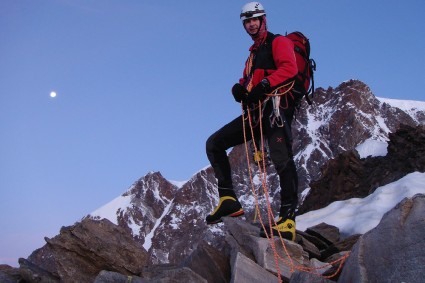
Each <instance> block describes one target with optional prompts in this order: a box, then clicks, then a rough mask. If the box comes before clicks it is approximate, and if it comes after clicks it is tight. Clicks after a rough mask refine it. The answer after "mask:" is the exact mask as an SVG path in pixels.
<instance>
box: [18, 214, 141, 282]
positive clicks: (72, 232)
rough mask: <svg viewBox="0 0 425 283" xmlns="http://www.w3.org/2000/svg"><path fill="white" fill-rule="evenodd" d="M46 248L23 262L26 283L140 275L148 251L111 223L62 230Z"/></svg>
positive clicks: (88, 223)
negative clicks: (103, 272)
mask: <svg viewBox="0 0 425 283" xmlns="http://www.w3.org/2000/svg"><path fill="white" fill-rule="evenodd" d="M45 240H46V245H44V246H43V247H42V248H40V249H38V250H35V251H34V252H33V253H32V254H31V255H30V256H29V257H28V258H27V259H23V258H21V259H20V260H19V264H20V273H21V275H22V277H23V279H24V280H25V281H26V282H59V281H61V282H93V280H94V279H95V278H96V276H97V275H98V274H99V272H100V271H101V270H109V271H115V272H118V273H121V274H124V275H133V274H139V273H140V272H141V271H142V269H143V267H144V266H145V265H146V263H147V261H148V254H147V252H146V250H145V249H144V248H143V247H142V246H141V245H140V244H139V243H137V242H136V241H135V240H134V239H133V237H131V235H130V234H129V233H128V232H127V231H125V229H123V228H122V227H119V226H117V225H114V224H113V223H111V222H110V221H109V220H107V219H102V220H99V221H94V220H90V219H84V220H83V221H81V222H79V223H77V224H75V225H73V226H69V227H62V229H61V231H60V234H59V235H57V236H55V237H54V238H52V239H48V238H45Z"/></svg>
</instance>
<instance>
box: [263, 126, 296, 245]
mask: <svg viewBox="0 0 425 283" xmlns="http://www.w3.org/2000/svg"><path fill="white" fill-rule="evenodd" d="M288 126H289V125H285V127H288ZM266 131H267V140H268V144H269V150H270V157H271V160H272V162H273V164H274V166H275V169H276V172H277V174H278V175H279V181H280V196H281V203H280V209H279V218H278V220H277V222H276V224H277V225H276V226H273V233H274V234H275V235H279V233H280V234H281V236H282V237H284V238H286V239H289V240H295V209H296V207H297V204H298V175H297V171H296V166H295V163H294V161H293V155H292V142H291V140H290V136H288V134H287V133H285V129H284V127H277V126H276V125H275V126H274V127H270V125H267V127H266ZM278 231H279V232H278ZM263 232H264V231H263ZM262 236H265V234H264V233H262Z"/></svg>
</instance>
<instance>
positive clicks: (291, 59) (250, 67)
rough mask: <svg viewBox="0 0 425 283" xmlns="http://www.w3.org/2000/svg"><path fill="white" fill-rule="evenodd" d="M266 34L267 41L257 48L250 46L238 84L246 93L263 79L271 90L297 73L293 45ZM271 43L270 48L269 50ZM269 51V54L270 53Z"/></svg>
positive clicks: (284, 39) (283, 38)
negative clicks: (265, 79)
mask: <svg viewBox="0 0 425 283" xmlns="http://www.w3.org/2000/svg"><path fill="white" fill-rule="evenodd" d="M274 36H275V35H274V34H272V33H270V32H269V33H268V35H267V39H266V40H265V42H264V43H262V44H261V45H260V46H259V47H258V48H255V47H254V45H252V46H251V48H250V49H249V50H250V52H251V53H250V56H249V57H248V59H247V61H246V63H245V68H244V72H243V77H242V78H241V79H240V80H239V83H240V84H241V85H243V86H245V88H246V89H247V90H248V91H251V89H252V88H253V87H254V86H255V85H257V84H258V83H259V82H261V80H262V79H263V78H267V80H268V81H269V82H270V87H271V88H272V89H274V88H276V87H278V86H280V85H283V84H285V83H287V82H288V81H290V80H291V79H293V78H294V77H295V76H296V75H297V73H298V68H297V62H296V59H295V53H294V44H293V43H292V41H291V40H290V39H288V38H286V37H284V36H276V37H275V38H274V39H273V37H274ZM270 42H271V48H270V46H269V45H270ZM270 51H271V52H270Z"/></svg>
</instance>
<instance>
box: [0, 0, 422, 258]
mask: <svg viewBox="0 0 425 283" xmlns="http://www.w3.org/2000/svg"><path fill="white" fill-rule="evenodd" d="M245 3H246V1H239V0H238V1H224V0H218V1H194V0H191V1H158V0H157V1H153V0H152V1H142V0H138V1H136V0H125V1H117V0H116V1H111V0H104V1H100V0H98V1H86V0H72V1H71V0H40V1H30V0H26V1H24V0H4V1H1V2H0V132H1V139H0V156H1V158H0V191H1V198H0V227H1V230H2V233H1V235H0V263H8V264H15V265H16V263H15V262H16V261H17V258H18V257H27V256H28V255H29V254H30V253H31V252H32V251H33V250H34V249H36V248H38V247H41V246H42V245H43V244H44V241H43V237H44V236H49V237H52V236H54V235H56V234H58V233H59V229H60V227H61V226H68V225H72V224H73V223H74V222H76V221H79V220H80V219H81V217H83V216H85V215H87V214H88V213H90V212H92V211H94V210H96V209H97V208H99V207H100V206H102V205H104V204H105V203H107V202H109V201H110V200H112V199H113V198H115V197H116V196H118V195H120V194H121V193H123V192H124V191H125V190H126V189H127V188H128V187H129V186H130V185H131V184H132V183H133V182H134V181H136V180H137V179H138V178H140V177H142V176H144V175H145V174H146V173H148V172H149V171H160V172H161V173H162V174H163V175H164V177H166V178H167V179H170V180H186V179H189V178H190V177H191V176H192V175H193V174H194V173H196V172H197V171H198V170H200V169H202V168H203V167H205V166H207V165H208V160H207V158H206V156H205V140H206V139H207V138H208V136H209V135H210V134H211V133H213V132H214V131H215V130H217V129H218V128H219V127H220V126H222V125H223V124H224V123H226V122H227V121H229V120H230V119H232V118H234V117H235V116H236V115H238V114H240V107H239V105H238V104H236V103H235V102H234V101H233V98H232V97H231V94H230V88H231V87H232V85H233V84H234V83H235V82H237V81H238V79H239V77H240V75H241V73H242V68H243V64H244V61H245V59H246V57H247V56H248V48H249V46H250V44H251V39H250V38H249V36H248V35H247V34H246V33H245V31H244V30H243V28H242V24H241V22H240V20H239V13H240V8H241V6H242V5H243V4H245ZM262 3H263V5H264V6H265V9H266V12H267V16H268V24H269V30H270V31H272V32H275V33H285V32H286V31H288V32H290V31H293V30H300V31H302V32H304V33H305V34H306V35H307V36H308V37H309V38H310V41H311V45H312V57H313V58H314V59H315V60H316V63H317V72H316V86H318V87H324V88H328V87H329V86H331V87H336V86H338V85H339V84H340V83H341V82H343V81H345V80H348V79H352V78H354V79H360V80H362V81H364V82H365V83H366V84H368V85H369V86H370V87H371V89H372V91H373V93H374V94H375V95H376V96H380V97H387V98H396V99H409V100H421V101H424V100H425V98H424V91H423V87H422V82H424V81H425V75H424V72H423V66H425V56H424V54H423V51H424V50H425V33H424V27H425V21H424V20H423V15H424V13H425V2H423V1H420V0H410V1H404V2H403V1H395V0H388V1H366V0H360V1H348V0H346V1H341V0H327V1H313V0H311V1H271V0H270V1H262ZM51 91H56V92H57V97H55V98H51V97H50V96H49V93H50V92H51Z"/></svg>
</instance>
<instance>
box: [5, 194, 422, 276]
mask: <svg viewBox="0 0 425 283" xmlns="http://www.w3.org/2000/svg"><path fill="white" fill-rule="evenodd" d="M424 212H425V195H424V194H418V195H415V196H413V197H412V198H406V199H404V200H403V201H401V202H400V203H399V204H398V205H397V206H396V207H395V208H393V209H392V210H391V211H389V212H387V213H386V214H385V215H384V217H383V218H382V220H381V222H380V224H379V225H378V226H377V227H375V228H374V229H372V230H370V231H369V232H367V233H365V234H364V235H353V236H351V237H349V238H346V239H341V236H340V234H339V230H338V228H336V227H334V226H330V225H327V224H325V223H322V224H319V225H316V226H315V227H311V228H309V229H307V230H306V231H305V232H301V231H298V233H297V238H296V241H295V242H292V241H287V240H284V239H279V238H278V237H275V238H270V239H265V238H259V237H258V234H259V230H260V228H259V225H258V223H257V224H251V223H248V222H246V221H243V220H240V219H234V218H224V220H223V221H224V229H225V231H226V234H225V236H224V239H223V240H224V243H225V244H224V247H223V249H222V250H218V249H216V248H215V247H213V246H211V245H209V244H208V243H207V242H205V241H200V242H199V243H198V245H197V246H196V248H195V249H194V251H193V252H192V253H191V254H190V255H189V256H187V257H186V258H185V259H184V260H182V261H181V262H180V263H176V264H157V265H148V254H147V252H146V251H145V250H144V249H143V248H142V247H141V246H140V245H139V244H138V243H137V242H136V241H135V240H134V239H133V238H132V237H129V235H128V233H127V232H126V231H125V229H122V228H121V227H119V226H117V225H115V224H113V223H111V222H110V221H109V220H107V219H103V220H92V219H89V218H86V219H84V220H82V221H81V222H80V223H77V224H75V225H73V226H70V227H63V228H62V229H61V232H60V234H59V235H58V236H56V237H54V238H52V239H46V242H47V244H46V245H45V246H44V247H42V248H41V249H39V250H36V251H34V253H33V254H32V255H31V256H30V257H29V258H28V259H21V260H20V268H19V269H18V270H17V269H14V268H11V267H7V266H1V268H0V280H1V282H5V283H8V282H96V283H106V282H116V283H119V282H122V283H125V282H144V283H153V282H279V281H282V282H290V283H301V282H388V281H391V282H402V281H403V282H421V279H422V278H421V274H423V272H424V271H425V267H424V264H423V263H424V262H425V257H424V255H423V253H422V251H423V249H424V248H425V241H424V240H423V239H424V238H425V225H423V224H424V222H425V213H424ZM398 250H403V253H397V252H394V251H398ZM382 258H384V259H385V264H382V262H381V259H382ZM401 262H403V264H400V263H401Z"/></svg>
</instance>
